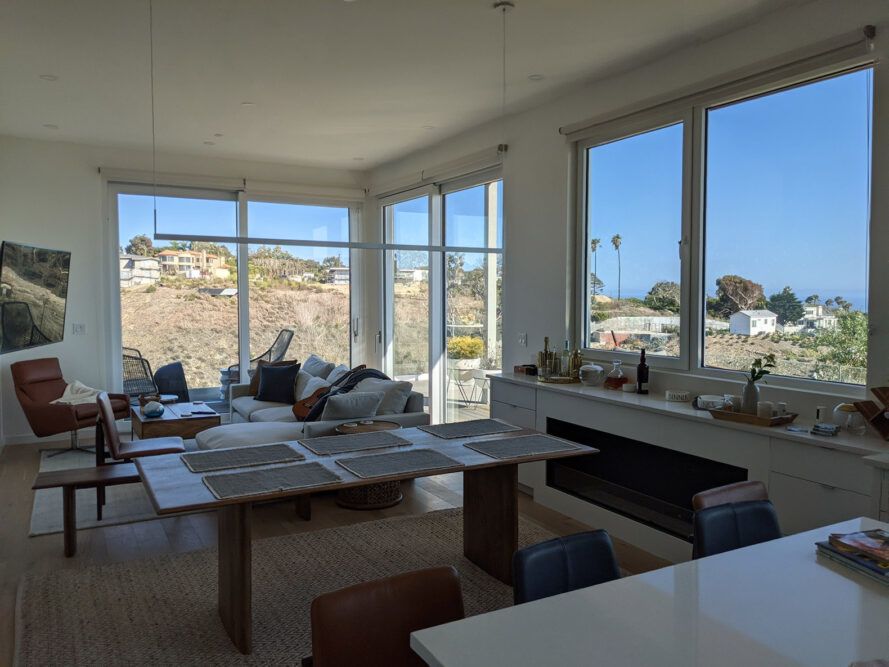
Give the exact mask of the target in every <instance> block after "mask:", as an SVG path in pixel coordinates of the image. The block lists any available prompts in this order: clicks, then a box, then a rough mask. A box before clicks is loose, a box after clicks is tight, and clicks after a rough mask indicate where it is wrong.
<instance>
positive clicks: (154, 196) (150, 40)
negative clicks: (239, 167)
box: [148, 0, 157, 238]
mask: <svg viewBox="0 0 889 667" xmlns="http://www.w3.org/2000/svg"><path fill="white" fill-rule="evenodd" d="M148 73H149V81H150V85H151V91H150V92H151V192H152V215H153V218H154V236H155V238H157V127H156V123H155V112H154V0H148Z"/></svg>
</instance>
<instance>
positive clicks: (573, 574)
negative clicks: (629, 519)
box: [512, 530, 620, 604]
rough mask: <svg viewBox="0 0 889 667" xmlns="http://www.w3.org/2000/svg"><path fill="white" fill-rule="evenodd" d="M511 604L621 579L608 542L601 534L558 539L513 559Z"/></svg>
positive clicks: (609, 541)
mask: <svg viewBox="0 0 889 667" xmlns="http://www.w3.org/2000/svg"><path fill="white" fill-rule="evenodd" d="M512 572H513V575H512V578H513V601H514V602H515V604H522V603H524V602H531V601H533V600H540V599H541V598H547V597H550V596H552V595H558V594H559V593H567V592H568V591H574V590H577V589H578V588H586V587H587V586H595V585H596V584H601V583H604V582H606V581H613V580H615V579H619V578H620V567H618V564H617V558H616V557H615V555H614V547H613V545H612V544H611V538H610V537H609V536H608V533H607V532H605V531H604V530H594V531H591V532H587V533H577V534H576V535H568V536H566V537H557V538H555V539H553V540H547V541H546V542H541V543H540V544H535V545H533V546H530V547H527V548H525V549H520V550H519V551H516V552H515V554H513V557H512Z"/></svg>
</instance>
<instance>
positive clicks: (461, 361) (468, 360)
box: [448, 336, 485, 369]
mask: <svg viewBox="0 0 889 667" xmlns="http://www.w3.org/2000/svg"><path fill="white" fill-rule="evenodd" d="M484 353H485V342H484V341H483V340H482V339H481V338H477V337H475V336H454V337H453V338H451V339H450V340H448V365H449V366H450V367H451V368H458V369H474V368H479V367H480V366H481V362H482V356H483V355H484Z"/></svg>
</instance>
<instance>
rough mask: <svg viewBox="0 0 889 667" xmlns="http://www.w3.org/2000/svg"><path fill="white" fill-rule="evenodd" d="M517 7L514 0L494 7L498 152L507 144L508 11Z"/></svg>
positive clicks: (506, 0) (497, 3) (496, 3)
mask: <svg viewBox="0 0 889 667" xmlns="http://www.w3.org/2000/svg"><path fill="white" fill-rule="evenodd" d="M514 8H515V3H514V2H512V0H497V2H495V3H494V9H499V10H500V34H501V43H500V145H499V146H498V147H497V150H498V152H500V153H505V152H506V149H507V145H506V42H507V34H506V13H507V12H508V11H509V10H510V9H514Z"/></svg>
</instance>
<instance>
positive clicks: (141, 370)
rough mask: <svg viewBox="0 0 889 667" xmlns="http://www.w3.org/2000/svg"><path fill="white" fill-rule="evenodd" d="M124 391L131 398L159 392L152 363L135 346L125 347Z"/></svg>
mask: <svg viewBox="0 0 889 667" xmlns="http://www.w3.org/2000/svg"><path fill="white" fill-rule="evenodd" d="M123 391H124V393H125V394H126V395H127V396H129V397H130V398H138V397H139V396H141V395H142V394H157V393H158V390H157V385H156V384H155V383H154V376H153V373H152V372H151V364H149V363H148V359H146V358H145V357H143V356H142V353H141V352H139V350H137V349H136V348H134V347H125V348H123Z"/></svg>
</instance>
